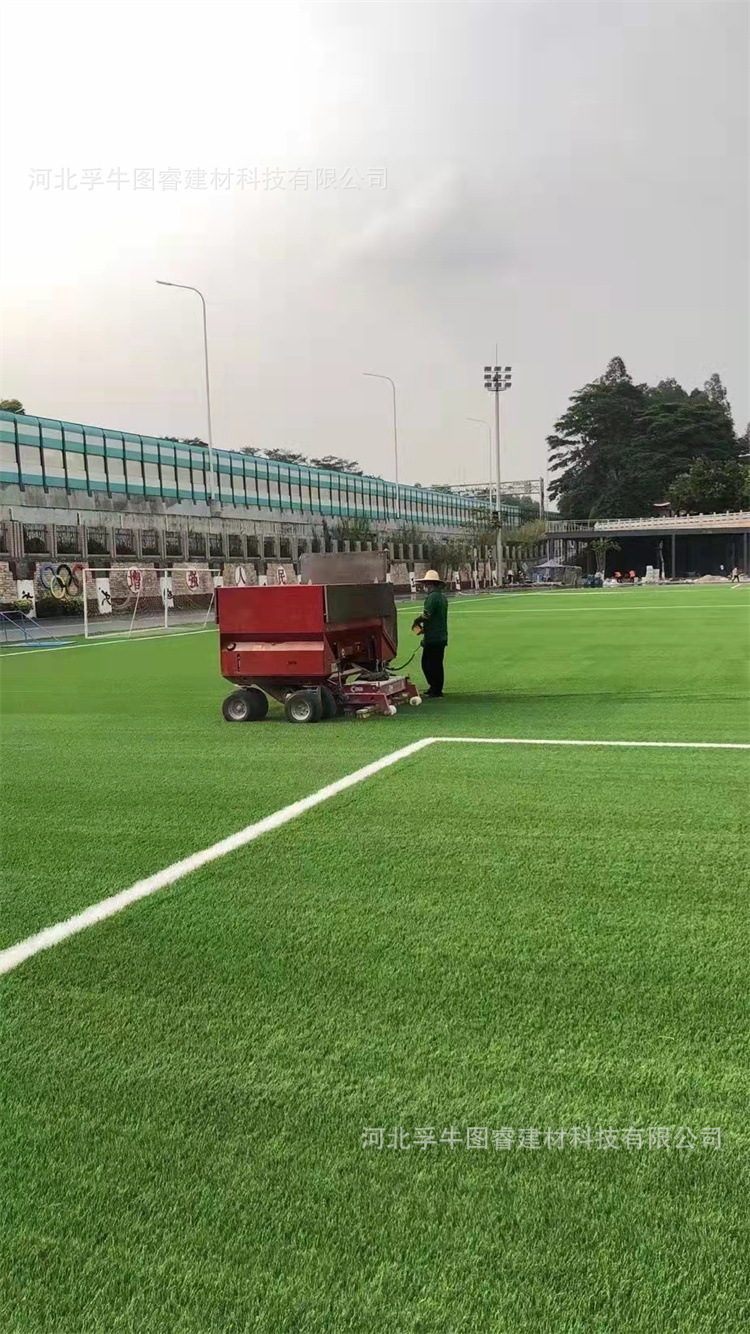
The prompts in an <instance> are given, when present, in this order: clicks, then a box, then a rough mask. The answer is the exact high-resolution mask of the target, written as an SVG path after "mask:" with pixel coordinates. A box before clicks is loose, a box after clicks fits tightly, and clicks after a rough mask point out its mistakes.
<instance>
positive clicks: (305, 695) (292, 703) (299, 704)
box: [284, 690, 323, 723]
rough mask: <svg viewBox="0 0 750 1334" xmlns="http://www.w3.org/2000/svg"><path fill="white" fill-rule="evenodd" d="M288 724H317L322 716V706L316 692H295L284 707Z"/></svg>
mask: <svg viewBox="0 0 750 1334" xmlns="http://www.w3.org/2000/svg"><path fill="white" fill-rule="evenodd" d="M284 713H285V714H286V716H287V718H288V719H289V722H290V723H317V722H320V719H321V718H322V716H323V706H322V704H321V702H320V696H319V695H318V692H317V690H295V692H294V694H293V695H290V696H289V698H288V700H287V701H286V704H285V705H284Z"/></svg>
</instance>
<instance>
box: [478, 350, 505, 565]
mask: <svg viewBox="0 0 750 1334" xmlns="http://www.w3.org/2000/svg"><path fill="white" fill-rule="evenodd" d="M495 358H496V359H497V348H495ZM510 382H511V367H510V366H505V367H503V366H485V368H484V387H485V389H488V390H489V392H490V393H491V394H494V395H495V471H496V475H497V584H498V588H502V586H503V498H502V486H501V472H500V395H501V394H504V393H505V391H506V389H510Z"/></svg>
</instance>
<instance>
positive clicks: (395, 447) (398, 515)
mask: <svg viewBox="0 0 750 1334" xmlns="http://www.w3.org/2000/svg"><path fill="white" fill-rule="evenodd" d="M362 374H363V375H367V376H369V378H370V379H371V380H387V381H388V383H389V385H390V386H391V391H392V393H393V455H394V461H395V465H396V518H397V519H400V518H401V492H400V490H399V484H398V421H397V418H396V385H395V382H394V381H393V380H392V379H391V377H390V375H378V373H377V371H363V372H362Z"/></svg>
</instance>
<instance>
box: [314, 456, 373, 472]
mask: <svg viewBox="0 0 750 1334" xmlns="http://www.w3.org/2000/svg"><path fill="white" fill-rule="evenodd" d="M310 463H311V465H312V467H313V468H326V469H327V470H328V471H329V472H350V473H354V474H355V475H356V476H357V477H361V476H362V469H361V468H360V466H359V464H358V463H357V462H356V460H354V459H340V458H338V457H337V455H335V454H326V455H325V456H324V457H323V458H322V459H310Z"/></svg>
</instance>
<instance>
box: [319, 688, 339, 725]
mask: <svg viewBox="0 0 750 1334" xmlns="http://www.w3.org/2000/svg"><path fill="white" fill-rule="evenodd" d="M320 700H321V704H322V705H323V717H324V718H335V717H336V716H337V714H339V713H340V712H341V710H340V708H339V705H338V701H337V699H336V696H335V695H334V694H333V691H331V690H329V689H328V686H321V687H320Z"/></svg>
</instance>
